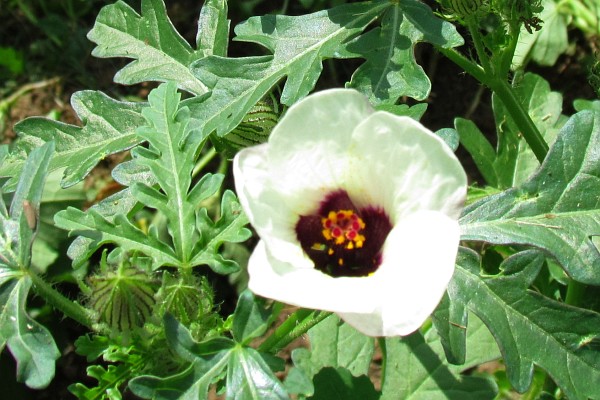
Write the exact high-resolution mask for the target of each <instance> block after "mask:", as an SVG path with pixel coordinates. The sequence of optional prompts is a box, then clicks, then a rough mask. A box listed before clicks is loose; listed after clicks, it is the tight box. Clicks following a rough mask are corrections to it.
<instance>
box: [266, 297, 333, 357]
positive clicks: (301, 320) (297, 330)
mask: <svg viewBox="0 0 600 400" xmlns="http://www.w3.org/2000/svg"><path fill="white" fill-rule="evenodd" d="M330 315H331V313H330V312H327V311H313V310H306V309H303V308H302V309H299V310H297V311H296V312H294V313H292V314H291V315H290V316H289V317H288V318H287V319H286V320H285V321H284V322H283V323H282V324H281V325H279V327H278V328H277V329H275V331H274V332H273V333H272V334H271V336H269V337H268V338H267V339H266V340H265V341H264V342H262V343H261V344H260V346H258V350H259V351H262V352H271V353H276V352H278V351H279V350H281V349H283V348H284V347H285V346H287V345H288V344H290V343H291V342H293V341H294V340H296V339H297V338H299V337H300V336H302V335H304V334H305V333H306V332H307V331H308V330H309V329H310V328H312V327H313V326H315V325H316V324H318V323H319V322H321V321H323V320H324V319H325V318H327V317H328V316H330Z"/></svg>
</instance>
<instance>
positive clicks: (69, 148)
mask: <svg viewBox="0 0 600 400" xmlns="http://www.w3.org/2000/svg"><path fill="white" fill-rule="evenodd" d="M71 106H72V107H73V109H74V110H75V112H76V113H77V115H78V117H79V118H80V119H81V121H83V123H84V125H83V127H79V126H75V125H67V124H64V123H62V122H57V121H53V120H50V119H46V118H40V117H33V118H28V119H25V120H23V121H21V122H19V123H18V124H16V125H15V131H16V132H17V134H18V135H19V139H18V141H17V142H16V145H15V147H14V148H13V149H12V151H11V154H10V156H9V158H8V159H7V160H6V161H5V162H4V164H3V165H2V167H0V176H3V177H9V178H10V179H9V181H8V182H7V183H6V185H5V186H4V189H5V190H12V189H13V188H14V187H15V185H16V183H17V179H18V177H19V175H20V174H21V170H22V168H23V165H24V163H25V159H26V158H27V155H28V154H30V153H31V152H32V151H33V150H34V149H36V148H38V147H40V146H42V145H43V144H44V143H47V142H50V141H54V142H55V148H56V152H55V154H54V156H53V158H52V160H51V162H50V167H49V170H50V171H54V170H57V169H61V168H66V169H65V175H64V178H63V180H62V183H61V184H62V187H65V188H66V187H69V186H72V185H74V184H76V183H77V182H79V181H81V180H82V179H83V178H84V177H85V176H86V175H87V174H88V173H89V172H90V171H91V170H92V168H93V167H94V166H95V165H96V164H97V163H98V162H99V161H101V160H103V159H104V158H105V157H106V156H108V155H110V154H114V153H118V152H120V151H124V150H127V149H129V148H131V147H133V146H135V145H137V144H139V143H140V142H141V141H142V139H141V138H140V137H138V136H137V135H136V134H135V129H136V128H137V127H138V126H140V125H142V124H143V123H144V119H143V118H142V115H141V110H142V108H143V107H144V106H145V104H144V103H129V102H121V101H117V100H113V99H111V98H109V97H108V96H106V95H105V94H103V93H101V92H94V91H82V92H77V93H75V94H74V95H73V97H72V98H71Z"/></svg>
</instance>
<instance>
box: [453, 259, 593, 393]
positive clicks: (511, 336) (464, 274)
mask: <svg viewBox="0 0 600 400" xmlns="http://www.w3.org/2000/svg"><path fill="white" fill-rule="evenodd" d="M543 261H544V258H543V257H542V256H541V255H540V254H539V253H538V252H536V251H531V250H530V251H525V252H522V253H517V254H516V255H514V256H512V257H510V258H508V259H506V260H505V261H504V263H503V264H502V265H501V270H502V273H501V274H500V275H498V276H491V277H490V276H488V277H485V276H481V274H480V264H481V260H480V259H479V256H478V255H477V254H476V253H475V252H473V251H471V250H467V249H461V251H460V252H459V256H458V260H457V269H456V272H455V274H454V277H453V279H452V281H451V283H450V285H449V288H448V294H449V297H450V299H451V301H453V302H456V303H458V304H459V307H460V306H461V305H462V306H466V307H467V308H468V309H470V310H471V311H473V312H474V313H475V314H477V316H478V317H479V318H481V320H482V321H483V322H484V323H485V324H486V325H487V327H488V328H489V329H490V330H491V331H492V333H493V334H494V337H495V338H496V340H497V342H498V344H499V346H500V349H501V351H502V355H503V357H504V361H505V363H506V367H507V374H508V377H509V379H510V381H511V383H512V385H513V386H514V387H515V388H516V389H517V390H518V391H519V392H523V391H525V390H526V389H527V388H528V386H529V385H530V383H531V379H532V375H533V367H534V364H535V365H538V366H540V367H541V368H543V369H545V370H546V371H547V372H548V373H549V375H550V376H551V377H552V379H554V381H555V382H556V383H557V384H558V386H560V388H561V389H562V390H563V392H564V393H565V394H566V396H567V397H568V398H572V399H586V398H597V395H598V393H600V352H599V350H598V346H597V345H596V343H597V342H598V341H600V336H599V335H598V332H600V315H599V314H597V313H594V312H591V311H588V310H583V309H578V308H575V307H571V306H568V305H565V304H563V303H559V302H556V301H553V300H550V299H548V298H547V297H544V296H542V295H540V294H539V293H537V292H533V291H531V290H528V289H527V288H528V287H529V286H530V285H531V283H532V281H533V280H534V279H535V277H536V275H537V274H538V272H539V270H540V268H541V266H542V263H543Z"/></svg>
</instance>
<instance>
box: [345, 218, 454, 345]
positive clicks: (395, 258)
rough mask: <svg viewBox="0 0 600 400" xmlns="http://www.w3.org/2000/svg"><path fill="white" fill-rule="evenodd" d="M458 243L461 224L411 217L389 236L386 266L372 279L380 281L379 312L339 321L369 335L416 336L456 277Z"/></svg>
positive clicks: (356, 314)
mask: <svg viewBox="0 0 600 400" xmlns="http://www.w3.org/2000/svg"><path fill="white" fill-rule="evenodd" d="M458 242H459V226H458V222H456V221H455V220H452V219H450V218H448V217H447V216H445V215H444V214H442V213H439V212H429V211H420V212H417V213H415V214H412V215H410V216H408V217H407V218H406V219H404V220H402V221H401V222H400V223H399V224H398V225H397V226H396V227H394V229H392V231H391V232H390V234H389V235H388V238H387V240H386V242H385V245H384V254H383V257H384V259H383V263H382V265H381V266H380V267H379V269H378V270H377V271H376V272H375V274H374V276H373V277H374V278H377V279H378V281H379V282H381V287H380V288H379V290H380V292H381V304H380V308H379V309H378V311H377V312H376V313H373V314H367V315H365V314H363V313H361V312H351V313H340V316H341V317H342V318H343V319H344V320H345V321H346V322H347V323H349V324H350V325H352V326H354V327H355V328H356V329H358V330H359V331H361V332H363V333H365V334H367V335H370V336H396V335H408V334H410V333H412V332H414V331H415V330H417V329H418V328H419V327H420V326H421V325H422V324H423V322H424V321H425V320H426V319H427V318H428V317H429V315H430V314H431V313H432V312H433V311H434V310H435V308H436V306H437V304H438V303H439V301H440V299H441V298H442V296H443V294H444V292H445V290H446V287H447V285H448V282H449V281H450V279H451V278H452V274H453V272H454V265H455V260H456V254H457V251H458Z"/></svg>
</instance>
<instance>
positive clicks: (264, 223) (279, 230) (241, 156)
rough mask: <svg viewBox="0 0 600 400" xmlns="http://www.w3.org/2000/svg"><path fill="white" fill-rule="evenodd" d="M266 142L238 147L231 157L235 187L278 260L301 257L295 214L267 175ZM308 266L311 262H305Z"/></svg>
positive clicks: (257, 229)
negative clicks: (245, 147)
mask: <svg viewBox="0 0 600 400" xmlns="http://www.w3.org/2000/svg"><path fill="white" fill-rule="evenodd" d="M267 146H268V145H267V144H263V145H259V146H254V147H250V148H247V149H244V150H242V151H240V152H239V153H238V154H237V155H236V156H235V158H234V160H233V175H234V177H235V189H236V192H237V195H238V198H239V200H240V204H241V205H242V208H243V209H244V212H245V213H246V215H247V216H248V219H249V220H250V223H251V224H252V226H253V227H254V228H255V229H256V231H257V233H258V235H259V236H260V237H262V238H263V239H264V240H266V241H267V242H268V243H269V245H270V247H271V248H272V249H273V251H274V252H275V253H276V255H277V257H278V258H279V259H282V260H287V259H288V257H291V259H298V258H299V257H303V254H304V253H303V251H302V249H300V248H299V246H297V239H296V232H295V226H296V222H297V219H298V215H297V214H295V213H294V212H293V211H291V210H290V209H289V208H288V207H287V206H286V202H285V201H284V200H283V199H282V198H281V196H280V195H279V192H278V191H277V188H274V187H273V186H272V183H271V178H270V175H269V168H268V162H267ZM308 267H309V268H312V265H308Z"/></svg>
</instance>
